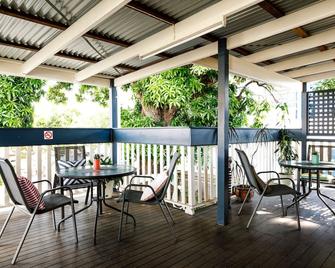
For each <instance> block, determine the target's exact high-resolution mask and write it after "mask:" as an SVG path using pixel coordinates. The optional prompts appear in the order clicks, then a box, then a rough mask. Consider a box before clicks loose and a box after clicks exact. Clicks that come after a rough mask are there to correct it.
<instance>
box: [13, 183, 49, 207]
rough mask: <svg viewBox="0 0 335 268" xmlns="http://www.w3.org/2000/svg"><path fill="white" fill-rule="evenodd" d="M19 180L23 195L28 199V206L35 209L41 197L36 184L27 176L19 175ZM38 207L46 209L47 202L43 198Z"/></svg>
mask: <svg viewBox="0 0 335 268" xmlns="http://www.w3.org/2000/svg"><path fill="white" fill-rule="evenodd" d="M18 181H19V184H20V187H21V190H22V192H23V195H24V197H25V199H26V200H27V203H28V206H29V207H30V208H32V209H34V208H35V207H36V205H37V203H38V200H39V199H40V197H41V195H40V193H39V192H38V190H37V188H36V187H35V186H34V184H33V183H32V182H31V181H30V180H28V179H27V178H25V177H22V176H21V177H18ZM38 209H39V210H44V209H45V203H44V201H43V200H42V201H41V203H40V204H39V206H38Z"/></svg>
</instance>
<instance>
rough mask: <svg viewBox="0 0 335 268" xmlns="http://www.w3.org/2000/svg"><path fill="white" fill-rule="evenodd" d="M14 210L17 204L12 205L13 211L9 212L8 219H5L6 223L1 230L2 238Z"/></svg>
mask: <svg viewBox="0 0 335 268" xmlns="http://www.w3.org/2000/svg"><path fill="white" fill-rule="evenodd" d="M14 210H15V206H13V207H12V209H11V211H10V212H9V214H8V216H7V218H6V220H5V223H4V225H3V226H2V228H1V231H0V238H1V236H2V234H3V233H4V231H5V229H6V227H7V224H8V222H9V220H10V218H11V217H12V214H13V212H14Z"/></svg>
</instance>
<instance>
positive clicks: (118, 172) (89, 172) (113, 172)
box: [56, 165, 136, 179]
mask: <svg viewBox="0 0 335 268" xmlns="http://www.w3.org/2000/svg"><path fill="white" fill-rule="evenodd" d="M135 173H136V169H135V168H134V167H132V166H124V165H111V166H101V169H100V170H94V169H93V166H84V167H76V168H66V169H61V170H60V171H59V172H56V175H57V176H58V177H61V178H77V179H106V178H115V177H123V176H128V175H132V174H135Z"/></svg>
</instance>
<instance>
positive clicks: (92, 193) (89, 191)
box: [0, 146, 335, 264]
mask: <svg viewBox="0 0 335 268" xmlns="http://www.w3.org/2000/svg"><path fill="white" fill-rule="evenodd" d="M322 149H323V148H322ZM236 151H237V153H238V156H239V159H240V163H241V166H242V168H243V170H244V173H245V176H246V178H247V180H248V183H249V186H250V188H249V191H248V193H247V195H246V196H245V198H244V200H243V203H242V205H241V207H240V209H239V211H238V215H240V214H241V213H242V209H243V207H244V206H245V204H246V201H247V199H248V196H249V195H250V192H251V191H252V190H254V191H256V192H257V193H258V194H259V195H260V198H259V200H258V202H257V204H256V206H255V207H254V210H253V213H252V215H251V217H250V219H249V221H248V224H247V226H246V228H247V229H249V227H250V224H251V222H252V220H253V218H254V216H255V215H256V212H257V210H258V208H259V206H260V204H261V201H262V199H263V198H264V197H280V201H281V208H282V215H283V216H286V215H287V209H288V208H290V207H292V206H295V209H296V215H297V226H298V229H299V230H300V228H301V226H300V217H299V202H300V201H302V200H303V199H305V198H306V197H307V196H308V195H309V194H310V193H311V192H312V190H315V191H316V193H317V196H318V197H319V198H320V199H321V201H322V202H323V203H324V204H325V205H326V206H327V208H328V209H329V210H330V211H331V212H332V213H333V214H334V215H335V212H334V211H333V209H332V208H331V206H330V205H329V204H328V203H327V202H326V201H325V200H324V198H327V199H328V200H331V201H333V202H335V200H334V199H332V198H331V197H329V196H327V195H325V194H323V193H322V192H321V191H320V181H321V180H320V177H321V176H322V175H323V173H321V172H322V171H330V170H335V163H334V162H329V161H320V159H318V161H317V162H315V161H310V160H304V161H300V160H299V161H282V162H280V165H281V166H284V167H290V168H295V169H297V170H298V178H297V181H296V183H297V185H296V183H295V181H294V180H292V179H291V178H282V177H280V175H279V174H278V173H277V172H276V171H261V172H258V173H257V172H256V171H255V168H254V166H253V165H252V164H251V163H250V161H249V159H248V156H247V154H246V153H245V152H244V151H243V150H238V149H236ZM180 156H181V155H180V153H178V152H176V153H174V155H173V156H172V159H171V161H170V165H169V167H168V169H167V170H166V171H164V172H163V173H161V174H159V175H157V176H156V178H154V177H152V176H148V175H136V169H135V168H134V167H132V166H129V165H128V166H127V165H118V164H113V165H103V166H96V165H93V166H92V165H87V164H86V153H85V146H68V147H55V164H56V171H55V177H54V181H53V185H52V184H51V182H50V181H48V180H39V181H34V182H31V181H30V180H29V179H27V178H25V177H21V176H17V175H16V173H15V170H14V168H13V166H12V164H11V162H10V161H9V160H8V159H2V158H1V159H0V175H1V177H2V179H3V182H4V184H5V186H6V189H7V191H8V194H9V196H10V198H11V201H12V203H13V207H12V209H11V211H10V213H9V215H8V216H7V219H6V221H5V223H4V225H3V227H2V229H1V231H0V238H1V236H2V235H3V234H4V231H5V229H6V226H7V224H8V223H9V221H10V219H11V216H12V214H13V212H14V210H15V209H18V210H21V211H24V212H26V213H27V214H30V215H31V216H30V220H29V222H28V224H27V227H26V229H25V231H24V234H23V236H22V238H21V240H20V242H19V245H18V247H17V250H16V252H15V255H14V257H13V259H12V264H15V263H16V261H17V258H18V256H19V253H20V251H21V248H22V246H23V243H24V241H25V239H26V236H27V234H28V232H29V230H30V227H31V225H32V223H33V220H34V218H35V216H36V215H38V214H44V213H46V212H51V213H52V218H53V225H54V229H55V231H58V232H59V231H60V230H61V225H62V224H64V222H65V221H66V220H68V219H72V222H73V228H74V231H73V233H74V236H75V241H76V243H78V242H80V241H79V240H78V231H77V224H76V217H77V216H78V214H79V213H80V212H82V211H84V210H86V209H88V208H89V207H91V206H92V204H93V203H94V202H95V204H96V213H95V220H94V231H93V244H94V245H95V244H96V243H97V228H98V219H99V216H101V215H102V214H103V207H108V208H110V209H112V210H114V211H117V212H118V213H120V221H119V232H118V240H119V241H121V238H122V227H123V225H124V219H125V221H126V222H128V218H130V219H131V221H132V224H133V226H134V228H135V227H136V219H135V217H134V215H132V214H131V213H130V212H129V204H130V203H139V204H144V205H158V206H159V207H160V210H161V212H162V215H163V217H164V219H165V221H166V222H167V224H168V226H169V228H170V231H171V234H172V236H173V238H174V241H176V233H175V230H174V226H173V225H174V223H175V222H174V220H173V217H172V214H171V211H170V209H169V206H168V205H167V203H166V202H165V200H164V198H165V196H166V193H167V189H168V187H169V184H170V182H171V181H172V179H173V174H174V171H175V169H176V165H177V162H178V161H179V158H180ZM302 171H303V172H306V171H307V182H306V180H303V175H301V174H300V173H301V172H302ZM320 173H321V174H320ZM263 174H270V175H271V179H269V180H268V181H264V180H262V179H261V177H260V176H262V175H263ZM127 176H132V177H131V180H130V183H129V184H128V185H127V186H126V187H125V188H124V190H123V192H122V193H121V195H120V196H119V198H118V199H117V202H118V203H120V205H121V207H115V206H113V205H111V204H110V203H109V201H108V200H107V199H106V193H105V190H106V185H107V182H109V181H113V180H117V179H120V178H122V177H127ZM142 178H144V179H150V180H151V183H149V184H145V183H140V182H139V180H141V179H142ZM283 181H288V182H289V185H290V186H288V184H287V183H283ZM313 181H315V182H316V187H315V188H313ZM301 182H304V187H306V185H308V191H307V192H306V189H305V188H304V190H303V193H300V186H301V185H300V184H301ZM37 183H47V184H48V188H49V189H48V190H46V191H44V192H42V193H39V191H38V190H37V188H36V187H35V186H34V184H37ZM76 189H86V198H85V206H84V207H83V208H81V209H77V210H76V209H75V204H76V203H78V201H77V200H76V199H75V198H74V193H73V191H74V190H76ZM66 193H68V194H66ZM285 195H291V196H292V197H293V199H292V202H291V203H290V204H289V205H288V206H286V207H285V206H284V202H283V196H285ZM66 206H69V207H70V208H71V213H70V214H69V215H67V216H66V215H65V207H66ZM56 209H60V210H61V219H60V220H58V221H57V219H56V214H55V210H56Z"/></svg>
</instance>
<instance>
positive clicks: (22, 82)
mask: <svg viewBox="0 0 335 268" xmlns="http://www.w3.org/2000/svg"><path fill="white" fill-rule="evenodd" d="M44 83H45V81H43V80H38V79H31V78H22V77H14V76H5V75H0V118H1V120H0V127H31V126H32V124H33V114H34V109H33V106H32V104H33V103H34V102H37V101H39V99H40V98H41V96H42V95H43V94H44V91H43V89H42V87H43V85H44Z"/></svg>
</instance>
